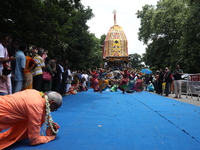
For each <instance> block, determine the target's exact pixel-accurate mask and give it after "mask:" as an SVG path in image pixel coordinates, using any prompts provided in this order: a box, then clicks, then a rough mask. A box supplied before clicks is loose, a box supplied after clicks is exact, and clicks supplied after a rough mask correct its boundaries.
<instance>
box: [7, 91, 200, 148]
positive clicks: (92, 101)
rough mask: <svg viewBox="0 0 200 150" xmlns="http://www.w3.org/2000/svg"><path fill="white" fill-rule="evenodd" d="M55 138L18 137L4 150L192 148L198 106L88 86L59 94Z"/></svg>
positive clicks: (197, 139) (198, 142)
mask: <svg viewBox="0 0 200 150" xmlns="http://www.w3.org/2000/svg"><path fill="white" fill-rule="evenodd" d="M52 116H53V120H54V121H55V122H57V123H58V124H59V125H60V126H61V128H60V130H59V133H58V135H57V139H56V140H54V141H52V142H49V143H46V144H42V145H38V146H30V145H29V144H28V140H24V141H20V142H18V143H15V144H14V145H12V146H10V147H9V148H7V150H12V149H13V150H198V149H200V107H198V106H195V105H191V104H187V103H183V102H179V101H175V100H173V99H169V98H166V97H162V96H160V95H156V94H153V93H149V92H144V91H143V92H141V93H132V94H127V93H125V94H122V92H120V91H118V92H109V91H104V92H103V93H102V94H101V93H95V92H93V90H92V89H89V91H87V92H80V93H78V94H77V95H68V96H65V97H64V100H63V106H62V107H61V108H60V109H59V110H58V111H57V112H53V113H52Z"/></svg>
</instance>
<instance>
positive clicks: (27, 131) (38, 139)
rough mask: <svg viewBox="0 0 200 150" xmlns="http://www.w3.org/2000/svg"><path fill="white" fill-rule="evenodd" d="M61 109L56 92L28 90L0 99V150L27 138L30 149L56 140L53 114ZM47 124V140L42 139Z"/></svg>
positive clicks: (60, 98) (45, 138)
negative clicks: (44, 124)
mask: <svg viewBox="0 0 200 150" xmlns="http://www.w3.org/2000/svg"><path fill="white" fill-rule="evenodd" d="M61 105H62V96H61V95H60V94H59V93H57V92H49V93H47V94H44V93H41V92H39V91H36V90H34V89H27V90H24V91H21V92H17V93H14V94H11V95H5V96H0V132H1V133H0V149H4V148H6V147H8V146H10V145H12V144H13V143H15V142H17V141H20V140H23V139H26V138H28V139H29V142H30V145H38V144H43V143H47V142H49V141H52V140H54V139H55V138H56V133H57V132H58V130H57V129H58V128H59V126H58V124H56V123H54V122H53V120H52V117H51V115H50V111H55V110H56V109H58V108H59V107H61ZM45 116H47V117H46V120H45ZM45 122H46V124H50V127H48V128H47V130H46V136H43V135H42V136H41V135H40V127H41V126H42V124H43V123H45ZM6 129H7V130H6ZM2 130H4V132H2ZM5 130H6V131H5Z"/></svg>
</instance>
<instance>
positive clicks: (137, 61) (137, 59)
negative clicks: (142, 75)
mask: <svg viewBox="0 0 200 150" xmlns="http://www.w3.org/2000/svg"><path fill="white" fill-rule="evenodd" d="M129 56H130V57H131V63H132V66H131V67H132V68H133V69H138V70H141V69H142V68H143V67H144V65H143V64H142V56H141V55H139V54H137V53H135V54H130V55H129Z"/></svg>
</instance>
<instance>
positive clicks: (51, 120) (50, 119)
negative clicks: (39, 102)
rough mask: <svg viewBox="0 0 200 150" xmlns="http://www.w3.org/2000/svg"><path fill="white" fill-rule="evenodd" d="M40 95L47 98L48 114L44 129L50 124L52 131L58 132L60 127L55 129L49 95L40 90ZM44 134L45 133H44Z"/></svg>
mask: <svg viewBox="0 0 200 150" xmlns="http://www.w3.org/2000/svg"><path fill="white" fill-rule="evenodd" d="M40 95H41V96H42V97H43V98H44V99H45V105H46V115H45V124H44V131H46V127H47V126H50V128H51V131H52V132H53V133H54V134H56V133H58V129H57V130H55V129H54V127H53V124H54V121H53V119H52V117H51V110H50V104H49V100H48V96H47V95H46V94H44V93H43V92H40ZM42 134H43V135H44V133H42Z"/></svg>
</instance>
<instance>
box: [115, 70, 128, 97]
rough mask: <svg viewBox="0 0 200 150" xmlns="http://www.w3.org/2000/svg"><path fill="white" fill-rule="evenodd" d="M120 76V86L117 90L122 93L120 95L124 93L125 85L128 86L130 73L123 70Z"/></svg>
mask: <svg viewBox="0 0 200 150" xmlns="http://www.w3.org/2000/svg"><path fill="white" fill-rule="evenodd" d="M120 73H121V75H122V76H123V78H122V80H121V82H120V85H119V87H118V88H119V89H120V90H121V91H122V93H123V94H124V92H125V91H126V88H127V85H128V82H129V80H130V73H128V70H127V69H125V70H124V72H121V71H120Z"/></svg>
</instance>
